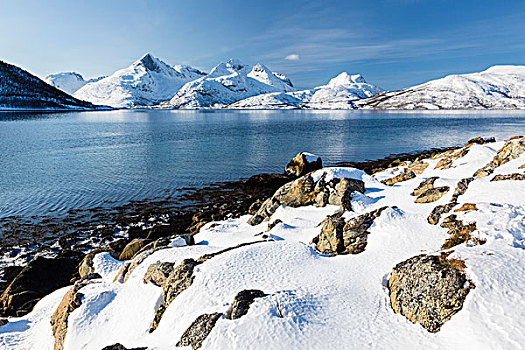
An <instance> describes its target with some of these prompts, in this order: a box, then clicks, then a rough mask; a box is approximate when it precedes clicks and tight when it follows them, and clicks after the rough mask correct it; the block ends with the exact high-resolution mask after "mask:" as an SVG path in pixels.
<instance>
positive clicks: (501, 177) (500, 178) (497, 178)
mask: <svg viewBox="0 0 525 350" xmlns="http://www.w3.org/2000/svg"><path fill="white" fill-rule="evenodd" d="M505 180H514V181H523V180H525V174H519V173H515V174H506V175H496V176H494V177H493V178H492V180H490V181H505Z"/></svg>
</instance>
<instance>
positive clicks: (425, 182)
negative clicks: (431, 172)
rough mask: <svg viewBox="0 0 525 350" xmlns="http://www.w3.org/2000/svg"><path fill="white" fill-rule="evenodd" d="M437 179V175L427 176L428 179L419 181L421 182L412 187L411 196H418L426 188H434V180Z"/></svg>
mask: <svg viewBox="0 0 525 350" xmlns="http://www.w3.org/2000/svg"><path fill="white" fill-rule="evenodd" d="M437 179H439V177H437V176H432V177H429V178H428V179H425V180H423V181H421V183H420V184H419V185H418V186H417V187H416V188H415V189H414V191H413V192H412V196H419V195H421V194H422V193H423V192H425V191H426V190H429V189H431V188H434V182H435V181H436V180H437Z"/></svg>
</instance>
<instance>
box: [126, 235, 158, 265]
mask: <svg viewBox="0 0 525 350" xmlns="http://www.w3.org/2000/svg"><path fill="white" fill-rule="evenodd" d="M150 242H151V241H150V240H148V239H142V238H135V239H134V240H132V241H131V242H129V243H128V244H127V245H126V246H125V247H124V249H123V250H122V253H120V256H119V258H118V259H119V260H121V261H123V260H131V259H133V257H134V256H135V254H137V253H138V252H139V251H140V250H141V249H142V248H144V247H145V246H146V245H147V244H149V243H150Z"/></svg>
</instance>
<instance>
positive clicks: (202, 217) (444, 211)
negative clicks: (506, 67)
mask: <svg viewBox="0 0 525 350" xmlns="http://www.w3.org/2000/svg"><path fill="white" fill-rule="evenodd" d="M492 145H495V146H494V147H492ZM523 154H525V138H523V137H521V136H517V137H511V138H509V139H507V140H505V141H501V142H496V140H495V139H494V138H481V137H479V138H475V139H472V140H469V141H468V142H467V143H466V144H465V145H464V146H462V147H447V148H443V149H433V150H427V151H422V152H416V153H409V154H400V155H393V156H389V157H386V158H383V159H380V160H372V161H365V162H360V163H340V164H337V166H336V167H323V163H322V160H321V158H320V157H318V156H315V155H312V154H308V153H299V154H298V155H297V156H296V157H294V158H293V159H292V160H291V161H290V162H289V163H288V164H287V165H286V167H285V169H284V172H283V173H282V174H258V175H254V176H252V177H250V178H248V179H242V180H239V181H232V182H225V183H219V184H214V185H213V186H209V187H205V188H201V189H185V191H184V192H183V193H181V195H180V196H179V197H178V198H176V199H175V200H169V201H168V200H166V201H152V202H147V201H146V202H134V203H130V204H129V205H126V206H121V207H118V208H112V209H111V210H107V211H104V210H103V209H101V208H96V209H94V210H92V211H88V212H87V213H85V212H76V213H75V212H72V213H71V216H70V217H68V218H66V219H65V220H63V221H58V222H53V223H52V224H51V223H49V221H46V220H42V221H40V222H38V223H36V224H35V223H31V224H27V226H24V225H21V226H19V227H18V230H19V231H25V230H27V229H29V232H27V231H25V233H26V236H25V237H22V238H21V239H20V240H19V241H17V240H16V237H15V236H13V234H14V233H13V232H11V235H7V236H6V237H5V240H4V242H3V243H4V244H3V247H2V251H3V254H4V256H3V258H0V259H1V261H2V264H3V265H2V266H0V267H1V268H2V281H1V282H0V292H1V296H0V317H21V316H24V315H27V314H28V313H30V312H31V311H32V310H33V308H34V306H35V305H36V304H37V303H38V302H39V301H40V300H41V299H42V298H43V297H45V296H46V295H48V294H50V293H52V292H54V291H55V290H58V289H60V288H62V287H66V286H69V285H73V287H72V288H71V289H70V290H69V292H68V293H67V294H66V295H65V296H64V297H63V299H62V302H61V303H60V305H59V306H58V308H56V310H55V311H54V313H53V316H52V318H51V324H52V328H53V335H54V338H55V349H63V348H64V341H65V336H66V332H67V322H68V317H69V315H70V313H71V312H72V311H74V310H75V309H77V308H80V307H81V305H82V303H83V301H82V300H84V294H83V293H81V290H82V291H84V290H86V289H88V290H89V289H90V288H91V287H90V286H92V288H95V289H96V288H99V287H97V286H96V285H97V284H99V285H100V284H101V283H102V285H100V288H106V287H105V284H104V283H108V282H111V281H112V283H116V284H117V285H124V284H125V283H126V282H127V281H128V279H130V278H131V277H132V276H133V275H136V272H135V271H137V270H139V271H140V272H139V274H141V278H140V280H141V282H142V283H143V284H145V285H146V284H151V285H154V286H156V287H157V288H158V287H160V288H162V295H161V298H160V299H159V300H158V301H157V302H156V305H155V314H154V316H153V317H152V320H150V321H149V322H150V325H149V333H153V332H155V334H157V333H158V331H157V329H158V327H159V325H160V324H162V323H165V322H168V321H164V319H165V318H166V317H168V318H169V317H172V316H170V315H168V314H169V313H167V311H168V309H170V310H173V307H171V308H169V306H170V305H171V304H173V303H176V302H177V301H178V300H179V295H181V294H182V293H183V292H184V291H185V290H186V289H188V288H190V287H191V286H192V285H193V284H194V282H195V280H194V279H195V274H196V273H198V272H199V271H200V270H201V268H203V266H210V265H209V263H208V261H209V260H211V261H212V262H216V261H221V259H222V257H223V256H224V255H228V254H238V253H235V252H239V251H243V250H245V249H252V251H253V252H257V251H263V250H265V249H273V248H264V247H265V246H266V247H270V246H273V245H275V244H276V243H272V244H269V243H271V242H280V241H283V240H286V241H287V239H288V238H286V239H284V238H283V237H286V236H283V233H286V232H288V234H292V236H291V237H293V235H294V234H301V235H304V233H301V232H302V231H301V230H304V232H307V233H308V234H307V235H306V236H301V237H303V238H300V239H299V241H297V242H296V241H294V238H291V241H290V242H295V243H287V244H292V245H290V248H291V247H294V248H293V249H297V247H302V246H304V245H305V244H308V245H309V247H310V249H311V252H310V253H308V256H310V254H312V252H313V254H314V256H319V257H323V258H324V259H329V260H330V259H334V260H333V261H336V260H335V259H336V258H335V257H336V256H345V255H346V256H348V255H359V256H361V255H362V254H363V253H368V252H369V250H371V251H374V249H377V241H375V238H374V237H375V236H377V235H378V233H377V232H376V233H373V232H375V231H377V228H376V226H377V225H379V226H381V222H383V224H382V225H387V224H386V222H388V225H392V227H394V228H395V227H396V225H397V224H396V221H397V220H401V219H400V218H402V217H404V216H407V218H406V219H403V220H412V221H410V222H411V225H413V226H414V227H405V229H408V230H415V232H419V231H418V227H420V226H421V225H422V226H421V228H422V229H423V231H425V232H429V233H430V232H434V235H435V237H434V238H432V239H431V240H432V241H433V242H434V243H432V245H431V246H432V247H435V248H434V249H436V248H437V249H438V250H436V251H433V252H429V251H426V252H425V253H422V254H421V253H420V254H419V255H416V256H414V255H411V256H412V257H411V258H408V259H406V260H404V261H401V262H399V261H400V260H398V259H397V258H395V257H394V258H393V259H394V260H393V261H397V265H395V266H393V265H390V268H391V269H392V273H391V274H390V275H389V276H387V277H384V278H385V281H384V286H385V288H387V290H388V293H389V299H390V306H391V309H392V310H393V311H394V312H395V313H399V314H401V315H403V316H405V317H406V318H407V319H408V320H410V321H412V322H413V323H419V324H420V325H421V326H423V327H424V328H425V329H426V330H427V331H428V332H432V333H436V332H439V331H440V330H441V328H442V327H443V325H444V324H445V322H447V321H449V320H450V319H451V317H452V316H453V315H454V314H456V313H458V312H460V310H461V309H462V308H463V304H464V303H465V301H466V299H467V296H468V295H469V293H470V292H471V290H474V289H475V288H477V283H476V282H477V281H474V280H473V279H472V278H471V276H469V274H468V273H466V272H465V269H466V268H467V266H468V264H466V263H465V261H466V260H465V259H460V258H458V257H457V256H456V255H455V254H454V250H452V249H451V248H454V249H456V247H458V246H461V247H464V246H465V244H466V247H475V246H481V245H484V244H485V243H486V242H487V237H486V234H485V233H483V232H484V231H483V229H481V228H480V225H479V224H478V223H477V221H478V220H481V221H480V222H481V226H483V225H485V226H486V225H487V223H484V222H483V220H485V219H483V217H481V219H478V220H476V221H472V220H469V219H467V218H466V217H469V216H468V215H469V213H476V212H477V211H480V212H483V213H485V212H486V211H487V208H486V207H487V204H486V203H485V202H483V201H481V202H479V203H478V204H476V203H477V202H468V201H466V200H469V198H473V197H472V195H471V196H470V197H469V196H468V195H466V193H468V191H467V190H469V189H470V188H471V187H472V186H474V187H475V186H476V185H478V186H480V185H483V186H495V185H491V184H499V183H504V185H505V186H506V183H509V181H520V180H522V179H523V174H522V171H521V170H519V169H523V167H525V164H523V165H521V163H520V164H517V162H519V161H520V159H521V158H522V155H523ZM487 161H488V162H487ZM521 162H523V161H521ZM508 164H510V165H511V166H508ZM518 165H521V166H519V167H518ZM471 166H472V167H473V168H471ZM507 172H510V173H509V174H507ZM423 174H426V176H425V175H423ZM447 174H448V175H447ZM436 175H439V176H436ZM493 175H494V176H493ZM447 176H448V177H447ZM489 176H491V177H492V178H491V180H490V181H487V180H488V179H485V178H488V177H489ZM472 184H474V185H472ZM497 186H500V185H497ZM505 188H506V187H505ZM383 191H384V192H385V195H383V196H380V195H376V194H375V193H376V192H383ZM400 191H403V192H400ZM474 191H477V192H474V193H484V192H486V190H481V192H479V191H480V190H479V189H478V190H474ZM500 191H501V190H500ZM469 192H472V190H470V191H469ZM401 193H403V195H401ZM402 197H403V198H402ZM470 200H472V199H470ZM376 203H377V204H376ZM398 204H399V207H398ZM493 205H496V204H493V203H489V204H488V206H489V208H490V206H493ZM498 206H500V207H501V206H502V205H501V204H498ZM303 208H304V209H303ZM407 208H409V209H408V210H411V211H412V213H410V214H408V213H407V212H405V210H407ZM516 208H517V209H512V210H518V211H519V210H521V209H519V206H518V207H516ZM287 210H291V211H293V210H297V212H296V214H293V215H295V216H292V217H287V216H286V215H285V214H283V213H286V211H287ZM301 210H306V212H303V213H302V212H301ZM426 210H428V211H426ZM452 210H453V213H450V212H452ZM283 211H284V212H283ZM309 211H311V213H310V214H311V215H314V214H315V213H317V214H315V215H314V217H317V219H314V220H313V221H312V222H310V223H307V222H308V220H307V218H308V215H310V214H305V213H309ZM301 213H302V214H301ZM422 213H423V215H424V216H423V217H422ZM74 215H78V216H77V217H76V218H82V219H86V218H89V219H90V220H91V221H89V220H88V221H87V222H85V221H84V222H82V221H81V220H76V219H74V218H73V217H72V216H74ZM283 215H284V216H283ZM318 215H320V216H318ZM323 215H324V219H323V220H321V218H323ZM483 215H485V214H483ZM421 219H424V220H421ZM283 220H284V221H285V222H283ZM289 220H291V221H289ZM294 220H295V221H294ZM297 220H299V221H297ZM305 220H306V221H305ZM286 221H289V222H288V223H286ZM292 222H297V223H295V224H292ZM377 222H379V223H380V224H377ZM306 223H307V224H306ZM313 224H315V225H314V226H312V225H313ZM438 224H440V225H439V226H438ZM489 224H490V221H489ZM46 225H47V226H46ZM301 225H306V226H304V228H302V229H301V227H302V226H301ZM230 226H231V229H232V230H233V231H232V232H234V233H235V236H234V237H233V238H228V239H232V240H227V243H226V242H223V243H220V244H218V245H217V242H220V240H221V239H225V238H220V236H216V234H215V235H212V233H213V232H223V234H224V232H228V230H230ZM241 226H242V227H243V229H238V228H236V227H241ZM9 227H10V226H9V225H4V226H2V230H3V232H5V230H6V229H9ZM46 227H47V228H48V231H47V232H46ZM216 227H217V230H218V231H215V230H216V229H215V228H216ZM261 228H264V230H261ZM442 228H443V229H445V230H448V232H447V234H446V238H444V239H442V240H441V243H439V245H441V248H440V249H439V245H437V246H436V238H437V239H439V237H442V236H440V235H441V234H442V233H440V234H439V235H436V234H437V233H438V232H441V231H442V230H441V229H442ZM391 229H392V228H389V230H391ZM31 230H33V231H31ZM15 232H16V231H15ZM59 232H65V234H63V235H61V236H59V237H57V234H58V233H59ZM203 232H204V233H203ZM276 232H281V233H280V235H276V234H275V233H276ZM294 232H296V233H294ZM482 233H483V234H482ZM197 235H198V236H197ZM511 235H514V236H515V237H518V236H519V235H518V236H516V234H514V233H511ZM370 236H371V237H372V240H371V239H370ZM203 237H204V238H203ZM206 237H209V238H208V239H212V240H215V245H214V244H212V245H211V246H210V242H208V240H207V239H206ZM304 237H310V238H309V241H304ZM429 237H430V236H429ZM197 238H198V239H197ZM413 239H414V238H413ZM513 239H514V238H513ZM13 243H15V244H17V243H18V244H19V246H20V248H18V247H17V248H9V244H13ZM296 243H297V244H298V245H297V246H295V245H294V244H296ZM405 244H408V243H405ZM419 244H422V243H421V242H420V243H419ZM514 244H518V245H519V244H521V243H519V242H518V243H514ZM370 245H371V247H370ZM191 246H195V247H196V248H197V250H195V252H196V253H192V254H191V255H189V256H191V257H185V258H184V259H182V260H180V259H177V263H175V262H172V260H170V259H172V258H170V259H168V260H167V261H165V260H161V259H159V260H156V261H157V262H155V263H151V257H152V256H163V252H169V251H172V250H173V249H177V247H188V248H190V247H191ZM221 247H222V248H221ZM293 249H292V250H293ZM399 249H403V246H402V245H401V246H400V248H399ZM461 249H463V248H461ZM401 251H402V250H401ZM421 251H424V250H420V252H421ZM463 251H464V249H463ZM232 252H233V253H232ZM203 253H204V254H203ZM164 256H167V255H164ZM183 256H184V255H183ZM100 259H106V260H103V262H101V261H100ZM104 261H105V262H104ZM147 261H150V263H149V264H148V263H147ZM153 261H155V260H153ZM261 263H262V262H261ZM219 264H220V263H219ZM145 265H147V266H146V267H147V271H146V270H144V269H145V267H144V266H145ZM104 266H106V267H104ZM101 268H102V270H101ZM117 268H118V273H116V271H117V270H116V269H117ZM236 268H237V269H239V270H240V269H241V268H242V266H238V267H236ZM135 279H136V278H135ZM134 283H136V282H134ZM268 286H271V287H268ZM111 288H113V287H111ZM115 288H117V287H115ZM267 288H273V285H272V284H270V285H267ZM263 290H264V291H263ZM274 295H276V294H272V293H269V292H268V291H267V290H265V289H262V290H259V289H246V290H242V291H238V294H237V296H236V297H235V301H234V304H233V305H232V306H231V308H230V309H229V310H227V311H223V312H218V313H213V314H202V315H200V316H199V317H198V318H197V319H195V321H194V322H193V323H192V324H191V325H190V327H189V328H188V329H186V332H184V334H183V335H182V337H181V339H180V341H179V342H178V343H177V346H191V347H192V348H198V347H200V346H201V345H202V343H203V341H205V339H206V337H207V336H208V334H209V333H210V332H211V331H212V329H213V327H215V324H216V322H217V321H218V320H219V319H222V318H225V317H226V318H227V319H231V320H233V319H235V318H236V317H237V316H235V317H234V316H232V315H238V317H239V318H240V317H241V316H243V315H245V314H246V313H247V312H248V311H247V310H248V308H249V307H250V304H251V303H252V302H253V300H255V298H272V297H273V296H274ZM246 298H247V299H246ZM245 299H246V300H245ZM237 304H240V305H241V306H238V307H239V308H240V309H239V311H236V310H237V309H236V306H235V305H237ZM278 314H281V317H282V311H281V310H280V309H279V307H278ZM166 315H168V316H166ZM225 315H226V316H225ZM161 321H162V322H161ZM4 322H8V321H4ZM161 332H162V331H161ZM122 348H124V347H122Z"/></svg>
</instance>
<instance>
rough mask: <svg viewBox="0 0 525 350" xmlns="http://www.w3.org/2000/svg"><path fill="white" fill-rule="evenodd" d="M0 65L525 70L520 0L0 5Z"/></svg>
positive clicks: (318, 75) (300, 74)
mask: <svg viewBox="0 0 525 350" xmlns="http://www.w3.org/2000/svg"><path fill="white" fill-rule="evenodd" d="M0 33H1V34H0V59H2V60H5V61H8V62H10V63H14V64H17V65H19V66H22V67H23V68H25V69H28V70H29V71H31V72H33V73H35V74H37V75H40V76H44V75H46V74H49V73H55V72H59V71H77V72H79V73H81V74H83V75H84V76H85V77H94V76H99V75H107V74H110V73H112V72H113V71H115V70H117V69H119V68H123V67H125V66H128V65H129V64H130V63H131V62H133V61H135V60H136V59H138V58H139V57H140V56H142V55H143V54H144V53H146V52H151V53H152V54H154V55H155V56H157V57H159V58H161V59H163V60H164V61H166V62H167V63H170V64H178V63H180V64H191V65H193V66H196V67H198V68H200V69H203V70H209V69H210V68H212V67H213V66H215V65H216V64H218V63H219V62H222V61H225V60H227V59H228V58H230V57H236V58H239V59H241V60H242V61H243V62H246V63H257V62H261V63H263V64H266V65H267V66H269V67H270V68H271V69H272V70H274V71H279V72H282V73H284V74H286V75H288V76H289V77H290V78H291V79H292V81H293V82H294V83H295V85H296V86H299V87H311V86H315V85H320V84H324V83H326V82H327V81H328V80H329V79H330V78H331V77H332V76H335V75H336V74H338V73H340V72H341V71H348V72H350V73H361V74H363V75H364V77H365V78H366V79H367V80H368V81H370V82H373V83H376V84H378V85H380V86H381V87H383V88H385V89H398V88H403V87H407V86H410V85H414V84H417V83H421V82H424V81H427V80H430V79H433V78H437V77H441V76H443V75H446V74H450V73H463V72H473V71H479V70H483V69H485V68H486V67H488V66H491V65H494V64H525V1H524V0H508V1H507V0H498V1H494V0H492V1H484V0H454V1H452V0H367V1H363V0H359V1H353V0H347V1H319V0H318V1H305V0H303V1H294V0H265V1H262V0H260V1H250V0H244V1H240V0H239V1H238V0H232V1H219V0H201V1H199V0H184V1H176V0H172V1H168V0H165V1H162V0H150V1H147V0H125V1H124V0H116V1H108V0H106V1H101V0H90V1H74V0H47V1H37V0H16V1H13V0H0Z"/></svg>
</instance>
